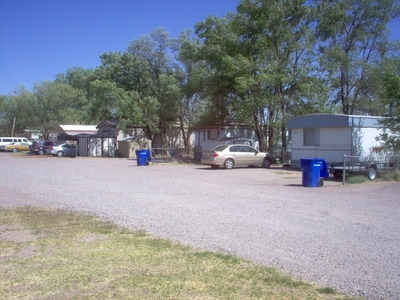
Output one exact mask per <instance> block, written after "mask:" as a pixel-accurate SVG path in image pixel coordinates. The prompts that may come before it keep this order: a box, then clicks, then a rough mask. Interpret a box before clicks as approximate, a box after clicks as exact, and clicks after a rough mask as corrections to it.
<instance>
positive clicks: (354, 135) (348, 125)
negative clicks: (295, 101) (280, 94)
mask: <svg viewBox="0 0 400 300" xmlns="http://www.w3.org/2000/svg"><path fill="white" fill-rule="evenodd" d="M381 119H382V117H373V116H355V115H333V114H315V115H307V116H302V117H298V118H295V119H291V120H289V121H288V129H289V130H290V136H291V163H292V166H293V167H295V168H299V167H300V159H301V158H314V157H319V158H324V159H325V160H326V161H327V162H328V163H332V162H342V161H343V155H344V154H346V155H351V156H368V155H370V154H371V153H372V152H373V151H372V150H373V148H374V147H377V146H379V142H377V140H376V138H377V137H378V136H379V134H381V133H383V132H384V130H385V129H382V128H381V125H380V124H379V120H381Z"/></svg>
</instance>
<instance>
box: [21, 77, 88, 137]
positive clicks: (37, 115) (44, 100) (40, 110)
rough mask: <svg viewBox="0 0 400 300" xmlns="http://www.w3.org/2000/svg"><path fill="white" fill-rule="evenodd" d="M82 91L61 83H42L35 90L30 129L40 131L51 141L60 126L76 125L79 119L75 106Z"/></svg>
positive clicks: (36, 85) (35, 86)
mask: <svg viewBox="0 0 400 300" xmlns="http://www.w3.org/2000/svg"><path fill="white" fill-rule="evenodd" d="M80 96H81V94H80V91H79V90H76V89H74V88H73V87H72V86H70V85H66V84H64V83H60V82H42V83H40V84H35V85H34V88H33V100H32V106H31V110H30V111H31V115H30V117H31V123H30V126H29V127H28V128H29V129H33V130H39V131H40V132H41V134H42V135H43V137H44V139H49V138H50V134H51V133H53V132H54V130H55V129H56V127H57V126H58V125H60V124H65V123H69V124H75V123H77V122H78V120H79V117H78V115H77V111H76V110H75V108H74V104H75V103H76V102H77V99H79V98H80Z"/></svg>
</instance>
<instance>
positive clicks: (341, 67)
mask: <svg viewBox="0 0 400 300" xmlns="http://www.w3.org/2000/svg"><path fill="white" fill-rule="evenodd" d="M315 3H316V7H317V12H318V13H317V16H318V19H317V21H318V26H317V34H318V37H319V38H320V43H319V50H320V53H321V59H320V63H321V65H323V66H324V67H325V70H326V72H327V77H328V82H329V83H330V87H331V89H332V98H333V99H332V100H333V101H334V102H335V103H337V104H338V105H340V107H341V109H342V112H343V113H344V114H354V113H356V112H364V109H365V108H367V109H368V108H369V107H371V102H373V101H376V99H377V93H378V91H377V90H376V85H375V84H374V81H373V79H372V78H371V70H372V69H373V68H374V66H376V65H377V64H379V63H380V61H381V60H382V59H383V58H384V57H385V55H386V53H387V50H388V45H389V44H388V31H387V24H388V22H389V21H390V20H392V19H393V18H395V17H397V16H399V3H398V1H396V0H380V1H374V0H338V1H336V0H335V1H315Z"/></svg>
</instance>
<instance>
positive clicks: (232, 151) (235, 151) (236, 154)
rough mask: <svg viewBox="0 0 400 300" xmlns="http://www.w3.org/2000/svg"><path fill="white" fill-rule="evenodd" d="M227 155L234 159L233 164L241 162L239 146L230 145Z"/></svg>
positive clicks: (241, 154) (241, 153)
mask: <svg viewBox="0 0 400 300" xmlns="http://www.w3.org/2000/svg"><path fill="white" fill-rule="evenodd" d="M229 156H230V157H232V158H233V160H234V161H235V165H241V164H243V152H241V151H240V146H236V145H235V146H230V147H229Z"/></svg>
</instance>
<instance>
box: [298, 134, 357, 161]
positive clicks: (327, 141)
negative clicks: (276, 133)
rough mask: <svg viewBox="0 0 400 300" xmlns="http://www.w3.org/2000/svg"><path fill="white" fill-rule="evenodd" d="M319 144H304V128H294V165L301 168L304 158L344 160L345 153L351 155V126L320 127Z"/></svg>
mask: <svg viewBox="0 0 400 300" xmlns="http://www.w3.org/2000/svg"><path fill="white" fill-rule="evenodd" d="M319 134H320V140H319V144H317V145H315V146H306V145H304V129H303V128H296V129H292V134H291V137H292V148H291V153H292V157H291V161H292V166H293V167H295V168H300V159H302V158H315V157H318V158H323V159H325V160H326V161H327V162H328V163H331V162H338V161H343V154H347V155H351V135H352V134H351V129H350V128H320V129H319Z"/></svg>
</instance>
